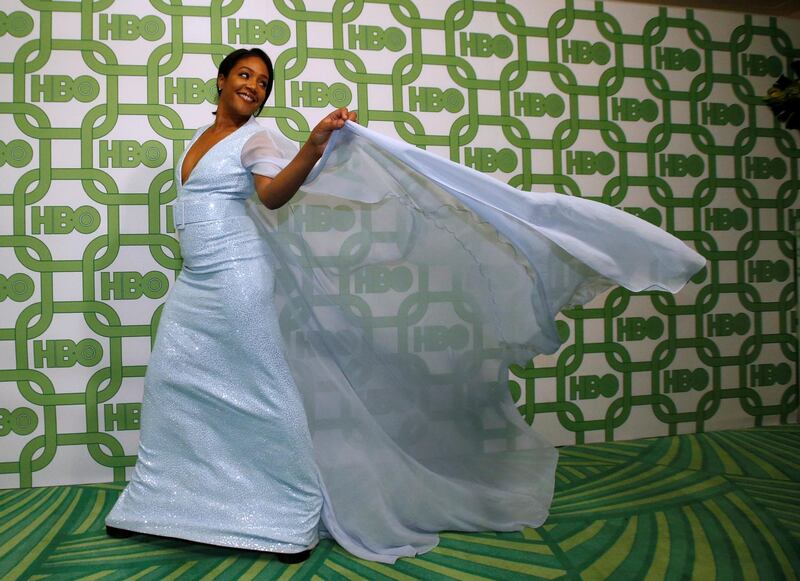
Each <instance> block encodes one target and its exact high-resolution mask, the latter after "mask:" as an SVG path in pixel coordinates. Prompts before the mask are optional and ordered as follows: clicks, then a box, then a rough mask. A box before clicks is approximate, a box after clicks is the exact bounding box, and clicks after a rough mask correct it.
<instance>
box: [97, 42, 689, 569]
mask: <svg viewBox="0 0 800 581" xmlns="http://www.w3.org/2000/svg"><path fill="white" fill-rule="evenodd" d="M234 55H236V58H235V59H234V58H230V61H228V59H226V61H227V62H229V63H230V69H229V70H228V72H220V76H219V87H220V99H219V107H218V109H217V113H216V118H215V121H214V123H213V124H210V125H209V126H207V127H202V128H200V129H198V130H197V132H196V133H195V135H194V137H193V138H192V140H191V141H190V142H189V144H188V145H187V149H186V151H185V153H184V155H183V156H182V157H181V158H180V159H179V160H178V163H177V166H176V178H175V179H176V182H177V184H178V201H177V202H176V204H175V224H176V228H177V229H178V231H179V233H180V245H181V254H182V256H183V260H184V264H183V266H184V268H183V270H182V271H181V274H180V276H179V277H178V279H177V281H176V282H175V284H174V285H173V288H172V290H171V292H170V295H169V298H168V300H167V302H166V304H165V306H164V310H163V311H162V314H161V319H160V323H159V327H158V335H157V338H156V342H155V344H154V346H153V352H152V355H151V358H150V362H149V364H148V368H147V375H146V378H145V394H144V406H143V410H142V421H141V439H140V445H139V451H138V460H137V463H136V466H135V468H134V471H133V474H132V477H131V481H130V483H129V485H128V486H127V488H126V489H125V490H124V491H123V493H122V494H121V496H120V497H119V500H118V501H117V503H116V505H115V506H114V508H113V509H112V511H111V513H110V514H109V515H108V517H107V519H106V524H107V525H108V527H109V533H111V534H128V533H130V532H131V531H136V532H141V533H149V534H156V535H162V536H169V537H178V538H182V539H189V540H194V541H199V542H204V543H211V544H217V545H225V546H232V547H241V548H245V549H254V550H261V551H271V552H276V553H279V559H281V560H283V561H288V562H296V561H300V560H303V559H304V558H306V557H307V556H308V551H309V550H310V549H311V548H312V547H314V546H315V545H316V544H317V542H318V539H319V538H320V537H321V536H326V535H329V536H332V537H333V538H334V539H335V540H336V541H337V542H338V543H339V544H340V545H341V546H342V547H344V548H345V549H346V550H347V551H349V552H351V553H352V554H354V555H357V556H359V557H362V558H365V559H372V560H376V561H382V562H394V561H395V560H396V559H398V558H399V557H409V556H414V555H416V554H419V553H423V552H425V551H428V550H430V549H432V548H433V547H435V546H436V544H437V543H438V541H439V537H438V533H439V532H440V531H445V530H458V531H518V530H521V529H522V528H523V527H525V526H533V527H536V526H540V525H541V524H542V523H543V522H544V521H545V519H546V518H547V515H548V510H549V507H550V503H551V501H552V495H553V485H554V479H555V466H556V460H557V453H556V451H555V449H554V448H553V446H552V445H550V444H549V443H548V442H547V441H546V440H545V439H544V438H542V437H540V436H538V435H537V434H536V433H535V432H534V431H533V430H531V429H530V426H527V425H526V424H525V423H524V422H523V421H522V419H521V417H520V415H519V413H518V412H517V410H516V408H515V406H514V402H513V401H512V400H511V397H510V395H509V392H508V389H507V387H506V382H507V370H508V366H509V364H510V363H511V362H519V361H523V360H525V359H528V358H530V357H531V356H532V355H534V354H536V353H552V352H554V351H555V350H556V349H557V348H558V346H559V343H560V339H559V335H558V333H557V330H556V326H555V321H554V317H555V315H556V314H557V313H558V311H559V310H560V309H562V308H564V307H565V306H567V305H577V304H583V303H585V302H586V301H588V300H589V299H590V298H591V297H592V296H593V295H594V293H596V292H598V291H599V290H601V289H605V288H607V287H608V286H610V285H612V284H620V285H623V286H625V287H626V288H628V289H631V290H634V291H640V290H648V289H649V290H667V291H670V292H677V290H679V289H680V288H681V287H682V286H683V285H684V284H685V283H686V281H687V279H688V278H689V277H690V276H692V275H693V274H694V273H696V272H697V271H698V270H699V269H700V268H701V267H702V266H703V264H704V261H703V259H702V257H700V256H699V255H698V254H696V253H695V252H693V251H692V250H690V249H688V248H687V247H686V245H685V244H683V243H682V242H681V241H680V240H678V239H676V238H674V237H673V236H670V235H669V234H667V233H665V232H663V231H662V230H660V229H659V228H657V227H655V226H653V225H651V224H649V223H647V222H644V221H643V220H639V219H638V218H635V217H633V216H631V215H629V214H627V213H625V212H620V211H619V210H617V209H614V208H611V207H609V206H606V205H604V204H600V203H597V202H592V201H590V200H585V199H580V198H573V197H570V196H562V195H558V194H555V193H551V194H531V193H529V192H523V191H520V190H517V189H514V188H511V187H510V186H508V185H506V184H503V183H500V182H498V181H496V180H493V179H491V178H489V177H488V176H486V175H484V174H481V173H479V172H476V171H474V170H470V169H469V168H464V167H462V166H459V165H457V164H454V163H452V162H449V161H447V160H444V159H441V158H439V157H437V156H435V155H432V154H429V153H427V152H425V151H422V150H420V149H418V148H416V147H412V146H407V145H404V144H400V143H398V142H396V141H392V140H390V139H387V138H385V137H382V136H380V135H378V134H376V133H374V132H371V131H369V130H367V129H365V128H362V127H360V126H359V125H357V124H355V123H352V121H355V118H356V116H355V113H353V112H350V111H347V109H339V110H337V111H334V112H333V113H331V114H330V115H328V116H327V117H325V118H324V119H323V120H322V121H320V122H319V123H318V124H317V126H316V127H315V128H314V129H313V130H312V132H311V134H310V136H309V138H308V140H307V141H306V142H305V144H304V145H303V146H302V147H301V148H300V150H299V151H298V150H297V149H296V147H294V145H293V144H291V143H289V142H287V140H286V139H285V138H284V137H282V136H281V135H280V134H279V133H278V132H277V131H270V130H267V129H265V128H264V127H262V126H261V125H260V124H259V123H258V122H257V121H256V120H255V118H254V117H253V115H254V114H255V113H257V111H258V110H259V108H260V107H261V106H262V105H263V99H266V96H267V95H268V94H269V83H270V82H271V74H272V73H271V66H270V65H269V61H268V59H266V55H263V53H260V51H258V52H256V51H255V49H254V50H253V51H244V52H241V51H240V52H236V53H234ZM262 55H263V56H262ZM226 61H223V62H226ZM346 121H351V122H350V123H346ZM312 169H313V170H314V171H313V172H312ZM301 185H302V192H301V194H302V195H301V196H298V197H297V198H295V199H294V200H292V203H291V205H290V206H289V207H288V208H287V209H285V210H282V211H281V212H273V211H268V210H267V209H266V208H269V209H275V208H279V207H281V206H282V205H284V204H285V203H287V202H288V201H289V200H290V198H292V196H294V194H295V193H296V192H297V191H298V188H299V187H300V186H301ZM254 192H255V193H256V194H257V199H258V201H259V202H260V203H259V202H256V201H254V200H253V199H252V198H254V196H252V194H253V193H254ZM298 198H299V200H298ZM246 201H247V204H246V203H245V202H246ZM317 218H319V220H317ZM312 221H316V222H318V223H325V224H327V225H329V226H330V225H338V226H344V227H343V228H340V229H339V228H315V227H310V228H306V226H308V225H309V224H310V222H312ZM318 225H319V224H318ZM398 277H399V278H398Z"/></svg>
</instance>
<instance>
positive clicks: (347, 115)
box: [306, 107, 358, 156]
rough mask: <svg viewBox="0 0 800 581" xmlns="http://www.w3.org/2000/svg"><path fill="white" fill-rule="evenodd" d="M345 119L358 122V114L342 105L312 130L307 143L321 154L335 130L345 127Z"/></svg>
mask: <svg viewBox="0 0 800 581" xmlns="http://www.w3.org/2000/svg"><path fill="white" fill-rule="evenodd" d="M345 121H353V122H358V115H357V114H356V112H355V111H349V110H348V109H347V107H341V108H340V109H337V110H336V111H334V112H333V113H331V114H329V115H327V116H326V117H325V118H323V119H322V121H320V122H319V123H317V126H316V127H314V129H312V130H311V135H309V136H308V141H307V142H306V144H307V145H310V146H311V147H313V148H314V149H315V150H316V152H317V154H318V155H320V156H321V155H322V152H323V151H325V146H326V145H327V144H328V140H329V139H330V138H331V135H332V134H333V132H334V131H336V130H337V129H341V128H342V127H344V123H345Z"/></svg>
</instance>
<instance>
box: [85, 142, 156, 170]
mask: <svg viewBox="0 0 800 581" xmlns="http://www.w3.org/2000/svg"><path fill="white" fill-rule="evenodd" d="M97 147H98V155H97V157H98V158H99V160H100V167H108V164H109V162H110V163H111V167H125V168H131V167H136V166H138V165H139V164H144V165H146V166H147V167H159V166H161V165H163V163H164V162H165V161H167V148H166V147H165V146H164V144H163V143H159V142H158V141H156V140H154V139H151V140H149V141H145V142H144V143H142V144H141V145H140V144H139V142H137V141H131V140H128V139H123V140H121V141H105V140H102V141H100V143H99V144H98V146H97Z"/></svg>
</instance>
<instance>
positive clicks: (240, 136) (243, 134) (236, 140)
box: [175, 117, 261, 202]
mask: <svg viewBox="0 0 800 581" xmlns="http://www.w3.org/2000/svg"><path fill="white" fill-rule="evenodd" d="M208 127H210V124H209V125H206V126H205V127H201V128H200V129H198V130H197V131H196V132H195V134H194V136H193V137H192V139H191V141H189V143H188V144H187V145H186V148H185V149H184V150H183V153H182V154H181V156H180V159H179V160H178V163H176V164H175V183H176V184H178V199H179V200H182V201H185V202H190V201H211V200H245V199H247V198H249V197H250V195H251V194H252V193H253V175H252V174H251V173H250V172H249V171H248V170H247V169H246V168H245V167H244V166H242V159H241V156H242V147H244V144H245V143H246V142H247V140H248V139H249V138H250V137H251V136H252V135H253V133H255V132H256V131H259V130H260V129H261V126H260V125H259V124H258V122H257V121H256V120H255V118H252V117H251V118H250V120H249V121H247V123H245V124H244V125H242V126H241V127H239V128H238V129H237V130H236V131H234V132H233V133H231V134H230V135H228V136H226V137H225V138H223V139H222V140H220V141H219V142H217V143H216V144H214V146H213V147H211V149H209V150H208V151H207V152H206V153H205V155H203V157H201V158H200V160H199V161H198V162H197V164H196V165H195V166H194V169H193V170H192V173H191V174H190V175H189V179H187V180H186V183H183V182H182V181H181V168H182V167H183V160H184V158H185V157H186V153H187V152H188V151H189V149H191V147H192V145H194V143H195V141H197V139H198V138H199V137H200V135H202V134H203V131H205V130H206V129H208Z"/></svg>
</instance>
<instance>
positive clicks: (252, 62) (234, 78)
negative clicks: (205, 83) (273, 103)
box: [217, 56, 269, 117]
mask: <svg viewBox="0 0 800 581" xmlns="http://www.w3.org/2000/svg"><path fill="white" fill-rule="evenodd" d="M268 81H269V73H268V72H267V65H266V64H264V61H262V60H261V59H260V58H258V57H257V56H248V57H244V58H241V59H239V60H238V61H237V62H236V64H235V65H233V68H232V69H231V72H230V73H229V74H228V76H227V77H225V76H224V75H220V76H219V77H218V79H217V86H219V87H220V88H221V89H222V92H221V93H220V95H219V105H220V107H225V108H226V109H228V110H230V111H231V112H232V113H234V114H236V115H241V116H247V117H249V116H251V115H253V114H254V113H255V112H256V111H258V109H259V107H261V103H263V102H264V100H265V99H266V98H267V82H268Z"/></svg>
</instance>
